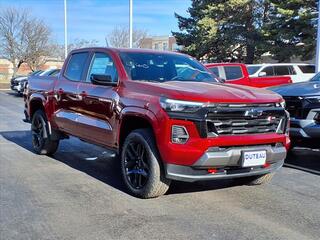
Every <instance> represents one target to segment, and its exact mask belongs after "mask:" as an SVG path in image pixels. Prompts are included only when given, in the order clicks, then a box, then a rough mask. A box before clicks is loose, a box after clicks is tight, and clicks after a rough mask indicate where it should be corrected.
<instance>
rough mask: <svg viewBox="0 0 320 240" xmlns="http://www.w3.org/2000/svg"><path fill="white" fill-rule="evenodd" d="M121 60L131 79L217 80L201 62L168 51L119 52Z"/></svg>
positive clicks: (154, 80) (155, 80) (157, 80)
mask: <svg viewBox="0 0 320 240" xmlns="http://www.w3.org/2000/svg"><path fill="white" fill-rule="evenodd" d="M120 57H121V61H122V63H123V65H124V67H125V69H126V72H127V74H128V75H129V76H130V78H131V79H132V80H138V81H151V82H167V81H196V82H213V83H216V82H218V80H217V79H216V78H215V76H214V75H213V74H212V73H211V72H209V71H208V70H207V69H206V68H205V67H204V66H203V65H202V64H200V63H198V62H197V61H195V60H193V59H192V58H191V57H188V56H184V55H179V54H168V53H141V52H139V53H132V52H122V53H120Z"/></svg>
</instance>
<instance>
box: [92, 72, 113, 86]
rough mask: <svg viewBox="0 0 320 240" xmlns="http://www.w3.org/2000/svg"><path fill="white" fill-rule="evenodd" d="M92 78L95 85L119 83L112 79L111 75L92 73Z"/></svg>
mask: <svg viewBox="0 0 320 240" xmlns="http://www.w3.org/2000/svg"><path fill="white" fill-rule="evenodd" d="M90 80H91V82H92V83H93V84H95V85H104V86H116V85H117V83H116V82H113V81H112V78H111V76H110V75H104V74H91V76H90Z"/></svg>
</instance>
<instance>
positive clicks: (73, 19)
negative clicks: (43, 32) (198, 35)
mask: <svg viewBox="0 0 320 240" xmlns="http://www.w3.org/2000/svg"><path fill="white" fill-rule="evenodd" d="M190 6H191V1H190V0H133V28H137V29H143V30H146V31H147V33H148V35H151V36H164V35H166V36H169V35H171V31H177V30H178V23H177V19H176V18H175V17H174V13H175V12H176V13H178V14H180V15H183V16H187V9H188V7H190ZM6 7H15V8H22V9H27V10H28V12H30V14H32V15H33V16H35V17H37V18H39V19H42V20H43V21H44V22H45V23H46V24H47V25H48V26H49V27H50V29H51V31H52V39H53V41H56V42H58V43H60V44H63V43H64V0H0V9H3V8H6ZM67 13H68V18H67V19H68V41H69V43H70V42H72V41H74V40H75V39H86V40H93V39H95V40H98V41H99V45H104V44H105V37H106V36H107V35H108V34H110V32H111V31H112V29H113V28H114V27H117V26H128V22H129V0H67Z"/></svg>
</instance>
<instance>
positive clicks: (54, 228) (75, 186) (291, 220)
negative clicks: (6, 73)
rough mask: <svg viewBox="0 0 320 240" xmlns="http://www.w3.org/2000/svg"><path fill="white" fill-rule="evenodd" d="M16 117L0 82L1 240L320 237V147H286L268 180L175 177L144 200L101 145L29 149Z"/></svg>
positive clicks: (16, 105)
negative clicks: (254, 183)
mask: <svg viewBox="0 0 320 240" xmlns="http://www.w3.org/2000/svg"><path fill="white" fill-rule="evenodd" d="M22 118H23V100H22V98H20V97H17V96H15V95H13V94H11V93H9V92H5V91H0V239H290V240H292V239H299V240H301V239H319V236H320V204H319V203H320V173H319V171H320V152H319V151H316V150H310V149H295V150H294V151H292V152H291V153H290V154H289V156H288V159H287V160H286V164H287V166H285V167H283V168H282V169H281V170H280V171H279V172H278V173H277V174H276V176H275V178H274V179H273V181H272V183H271V184H269V185H264V186H258V187H249V186H239V185H236V184H235V183H234V182H232V181H217V182H205V183H194V184H187V183H178V182H174V183H173V186H172V188H171V189H170V191H169V193H168V194H167V195H165V196H163V197H160V198H157V199H149V200H141V199H137V198H134V197H132V196H130V195H128V194H127V193H126V191H125V188H124V186H123V183H122V181H121V178H120V176H119V174H118V173H119V167H118V165H117V158H116V157H114V156H111V155H110V153H109V152H108V151H107V150H105V149H102V148H100V147H96V146H93V145H91V144H88V143H84V142H81V141H80V140H77V139H75V138H71V139H69V140H64V141H62V142H61V145H60V147H59V150H58V152H57V153H56V154H55V155H54V156H53V157H48V156H38V155H35V154H34V153H33V152H32V150H31V142H30V138H31V136H30V132H29V128H30V126H29V124H26V123H23V122H22V121H21V119H22Z"/></svg>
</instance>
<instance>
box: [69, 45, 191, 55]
mask: <svg viewBox="0 0 320 240" xmlns="http://www.w3.org/2000/svg"><path fill="white" fill-rule="evenodd" d="M99 50H100V51H102V50H104V51H105V50H108V51H112V52H116V53H120V52H126V53H128V52H133V53H162V54H181V55H185V54H183V53H179V52H172V51H163V50H154V49H146V48H111V47H90V48H79V49H75V50H72V51H71V52H79V51H99Z"/></svg>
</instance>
